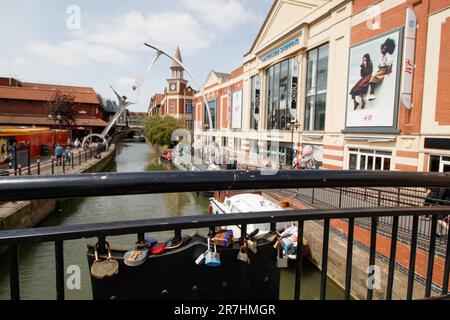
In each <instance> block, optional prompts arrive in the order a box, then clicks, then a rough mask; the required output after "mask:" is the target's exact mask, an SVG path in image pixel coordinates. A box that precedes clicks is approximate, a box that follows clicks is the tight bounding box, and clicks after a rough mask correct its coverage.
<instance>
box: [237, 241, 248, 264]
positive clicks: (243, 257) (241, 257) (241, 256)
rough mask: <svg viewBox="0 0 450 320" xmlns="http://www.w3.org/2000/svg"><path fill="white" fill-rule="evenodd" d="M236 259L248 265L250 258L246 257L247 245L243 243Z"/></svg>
mask: <svg viewBox="0 0 450 320" xmlns="http://www.w3.org/2000/svg"><path fill="white" fill-rule="evenodd" d="M237 259H238V260H240V261H242V262H245V263H250V258H249V256H248V249H247V244H246V243H244V244H243V245H242V246H241V248H240V249H239V253H238V256H237Z"/></svg>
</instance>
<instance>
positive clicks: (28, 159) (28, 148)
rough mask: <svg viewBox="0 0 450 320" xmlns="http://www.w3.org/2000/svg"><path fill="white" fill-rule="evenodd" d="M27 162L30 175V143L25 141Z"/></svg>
mask: <svg viewBox="0 0 450 320" xmlns="http://www.w3.org/2000/svg"><path fill="white" fill-rule="evenodd" d="M27 151H28V154H27V164H28V175H29V176H31V144H30V142H28V143H27Z"/></svg>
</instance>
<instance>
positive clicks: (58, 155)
mask: <svg viewBox="0 0 450 320" xmlns="http://www.w3.org/2000/svg"><path fill="white" fill-rule="evenodd" d="M63 153H64V149H63V147H61V145H60V144H57V145H56V148H55V157H56V165H57V166H58V165H62V162H61V161H62V156H63Z"/></svg>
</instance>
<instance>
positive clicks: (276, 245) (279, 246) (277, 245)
mask: <svg viewBox="0 0 450 320" xmlns="http://www.w3.org/2000/svg"><path fill="white" fill-rule="evenodd" d="M273 247H274V248H275V249H277V251H280V250H282V249H283V246H282V244H281V241H280V240H277V242H275V244H274V246H273Z"/></svg>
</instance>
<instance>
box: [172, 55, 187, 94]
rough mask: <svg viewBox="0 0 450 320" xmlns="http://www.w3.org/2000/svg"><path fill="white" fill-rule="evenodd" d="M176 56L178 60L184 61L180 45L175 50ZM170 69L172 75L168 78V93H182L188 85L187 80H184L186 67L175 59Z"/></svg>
mask: <svg viewBox="0 0 450 320" xmlns="http://www.w3.org/2000/svg"><path fill="white" fill-rule="evenodd" d="M175 58H176V59H177V60H178V61H180V62H183V60H182V59H181V52H180V48H178V47H177V51H176V52H175ZM170 70H171V71H172V77H171V78H170V79H167V93H169V94H180V93H182V92H183V91H184V90H185V89H186V86H187V81H186V80H184V68H183V67H182V66H181V65H180V64H179V63H178V62H176V61H173V62H172V65H171V66H170Z"/></svg>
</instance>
